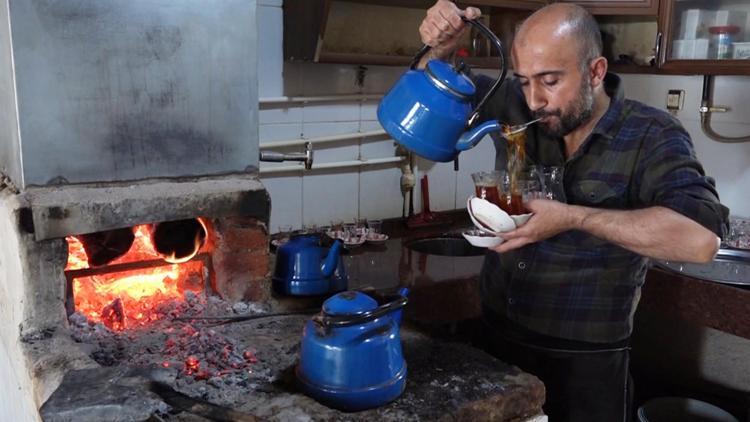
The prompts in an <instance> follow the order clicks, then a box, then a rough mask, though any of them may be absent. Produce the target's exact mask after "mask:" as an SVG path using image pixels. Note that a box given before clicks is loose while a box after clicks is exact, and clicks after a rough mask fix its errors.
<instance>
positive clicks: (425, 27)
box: [419, 0, 482, 67]
mask: <svg viewBox="0 0 750 422" xmlns="http://www.w3.org/2000/svg"><path fill="white" fill-rule="evenodd" d="M481 14H482V12H481V11H479V9H477V8H476V7H467V8H466V10H461V9H459V8H458V6H456V5H455V4H453V2H451V1H448V0H438V1H437V3H435V5H434V6H432V7H431V8H429V9H428V10H427V15H426V16H425V18H424V20H422V24H421V25H420V26H419V35H420V37H422V42H423V43H425V44H427V45H429V46H430V47H432V49H431V50H430V53H429V58H431V59H442V60H445V59H447V58H448V57H450V55H451V54H452V53H453V51H454V50H455V49H456V45H457V43H458V40H459V39H460V38H461V35H463V33H464V32H465V31H466V28H467V25H466V24H465V23H464V21H463V20H461V17H462V16H465V17H466V18H467V19H476V18H478V17H479V16H480V15H481ZM423 62H424V61H423ZM424 64H425V63H420V67H421V66H423V65H424Z"/></svg>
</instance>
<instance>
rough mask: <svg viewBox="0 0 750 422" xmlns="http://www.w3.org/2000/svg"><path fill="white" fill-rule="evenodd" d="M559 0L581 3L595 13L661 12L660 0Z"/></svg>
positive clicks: (561, 0) (559, 0) (631, 13)
mask: <svg viewBox="0 0 750 422" xmlns="http://www.w3.org/2000/svg"><path fill="white" fill-rule="evenodd" d="M558 2H560V3H575V4H578V5H581V6H583V7H585V8H586V9H587V10H588V11H590V12H591V13H592V14H594V15H640V16H648V15H651V16H656V15H657V14H658V13H659V0H558Z"/></svg>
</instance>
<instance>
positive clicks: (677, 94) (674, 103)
mask: <svg viewBox="0 0 750 422" xmlns="http://www.w3.org/2000/svg"><path fill="white" fill-rule="evenodd" d="M684 103H685V91H684V90H681V89H670V90H669V92H668V93H667V110H670V111H677V110H682V106H683V104H684Z"/></svg>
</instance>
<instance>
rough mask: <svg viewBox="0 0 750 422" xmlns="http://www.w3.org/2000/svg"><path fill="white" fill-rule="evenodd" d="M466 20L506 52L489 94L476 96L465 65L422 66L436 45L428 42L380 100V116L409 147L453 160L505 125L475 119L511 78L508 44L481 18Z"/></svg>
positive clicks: (438, 63) (436, 158)
mask: <svg viewBox="0 0 750 422" xmlns="http://www.w3.org/2000/svg"><path fill="white" fill-rule="evenodd" d="M464 21H466V22H469V23H471V24H472V25H474V26H476V27H477V29H478V30H479V31H480V32H482V33H483V34H484V35H485V36H486V37H488V38H489V39H490V40H491V41H492V42H493V43H494V44H495V46H496V47H497V50H498V51H499V54H500V56H499V58H500V69H501V72H500V76H499V77H498V79H497V80H495V82H494V84H493V85H492V87H491V88H490V90H489V92H488V93H487V95H485V96H484V98H482V99H481V100H480V101H479V102H476V101H475V98H474V96H475V94H476V87H475V86H474V83H473V82H472V81H471V79H470V78H469V77H468V76H467V75H466V74H464V73H463V71H462V69H455V68H454V67H453V66H452V65H450V64H448V63H446V62H444V61H441V60H430V61H429V62H428V63H427V66H425V68H424V69H423V70H420V69H416V65H417V64H418V63H419V60H420V59H421V58H422V57H423V56H424V55H425V53H427V51H429V49H430V47H429V46H427V45H425V46H423V47H422V48H421V49H420V50H419V52H417V55H416V56H415V57H414V60H413V61H412V63H411V66H410V69H409V70H408V71H407V72H406V73H405V74H404V75H402V76H401V78H400V79H399V80H398V81H397V82H396V84H395V85H394V86H393V87H392V88H391V89H390V91H388V93H387V94H386V95H385V96H384V97H383V99H382V100H381V101H380V104H379V106H378V120H379V121H380V124H381V125H382V126H383V128H384V129H385V130H386V132H388V134H389V135H391V137H393V139H394V140H396V141H397V142H398V143H399V144H401V145H403V146H404V147H405V148H406V149H408V150H410V151H412V152H414V153H416V154H417V155H419V156H422V157H424V158H427V159H429V160H432V161H451V160H453V159H454V158H456V156H458V154H459V152H461V151H465V150H467V149H470V148H473V147H474V146H475V145H476V144H477V143H478V142H479V141H480V140H482V138H483V137H484V135H486V134H487V133H489V132H492V131H496V130H500V129H501V126H500V124H499V123H498V122H497V121H495V120H491V121H487V122H484V123H482V124H481V125H479V126H476V127H474V128H472V125H473V124H474V123H475V121H476V119H477V117H478V116H479V112H480V109H481V108H482V106H483V105H484V103H485V102H486V101H487V99H488V98H489V97H491V96H492V94H494V93H495V91H496V90H497V88H498V87H499V86H500V84H502V83H503V81H504V80H505V75H506V73H507V68H506V64H505V58H504V56H503V47H502V44H501V43H500V40H499V39H498V38H497V36H496V35H495V34H493V33H492V31H490V30H489V29H488V28H487V27H486V26H484V25H483V24H482V23H481V22H478V21H475V20H468V19H466V18H464ZM475 103H476V107H474V104H475Z"/></svg>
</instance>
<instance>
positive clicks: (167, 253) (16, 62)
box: [0, 0, 270, 421]
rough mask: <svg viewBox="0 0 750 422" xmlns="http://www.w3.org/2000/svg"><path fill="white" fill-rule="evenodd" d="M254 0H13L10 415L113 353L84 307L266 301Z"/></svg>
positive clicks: (5, 13)
mask: <svg viewBox="0 0 750 422" xmlns="http://www.w3.org/2000/svg"><path fill="white" fill-rule="evenodd" d="M255 9H256V3H255V1H247V0H217V1H209V2H206V1H203V0H200V1H199V0H180V1H172V0H166V1H159V2H155V1H152V0H132V1H127V2H116V1H112V0H83V1H76V2H58V1H50V0H28V1H23V2H12V3H11V2H10V1H8V0H6V1H3V2H2V8H0V15H2V18H3V20H4V22H6V23H10V25H1V26H0V58H2V64H3V66H2V69H0V107H2V113H0V134H1V135H2V137H3V140H2V142H0V402H2V403H3V414H4V415H3V418H8V419H7V420H15V421H26V420H39V419H40V418H41V416H40V413H39V409H40V408H41V407H42V405H43V404H44V403H45V401H46V400H47V399H48V398H49V397H50V395H51V394H52V393H53V392H54V391H55V390H56V389H57V388H58V386H59V385H60V383H61V380H62V379H63V377H64V375H65V374H66V373H69V372H70V371H73V370H78V369H83V368H97V367H99V366H101V362H99V361H97V360H96V359H93V358H92V352H91V350H87V349H86V348H85V347H82V344H81V342H80V341H79V340H80V339H78V338H74V336H73V335H72V334H71V321H74V320H75V321H78V322H79V323H80V325H81V326H85V327H90V328H92V329H94V328H96V327H101V326H104V327H107V329H108V330H112V331H118V330H119V331H122V330H128V329H130V328H132V327H135V326H138V325H139V324H141V325H143V324H149V323H150V322H152V321H154V320H157V319H159V318H162V317H163V316H164V315H166V314H165V313H164V312H162V311H161V310H160V309H159V307H160V306H161V307H162V308H163V307H164V303H167V302H169V303H175V302H180V301H182V300H184V298H185V297H191V298H195V297H197V296H198V295H202V296H203V297H209V296H210V297H216V298H219V299H218V300H221V301H223V303H228V304H229V305H230V306H231V304H233V303H240V302H242V303H251V302H257V303H265V302H267V301H268V300H269V295H270V293H269V292H270V288H269V283H268V271H269V263H268V259H269V257H268V233H267V223H268V218H269V213H270V199H269V196H268V194H267V192H266V190H265V189H264V187H263V185H262V184H261V182H260V181H259V179H258V170H257V169H258V128H257V121H258V102H257V100H258V98H257V77H256V55H255V50H256V42H257V41H256V23H255V12H256V11H255ZM135 280H137V283H140V284H135V283H136V281H135ZM121 292H124V293H121ZM174 306H177V305H173V308H172V310H171V311H170V312H171V314H170V315H171V316H174V315H175V312H176V311H174ZM160 312H161V313H160ZM73 317H75V318H73ZM97 329H98V328H97ZM165 365H166V363H165ZM141 404H142V403H141ZM131 407H133V409H136V408H137V407H138V404H133V405H132V406H131ZM125 408H127V406H123V407H121V408H118V409H120V411H121V410H122V409H125ZM53 414H54V413H53ZM60 414H63V413H57V415H58V416H59V415H60ZM47 419H50V420H65V418H64V417H63V418H62V419H55V417H49V418H47ZM74 419H75V418H74V417H73V419H70V420H74ZM135 419H136V420H137V418H135ZM4 420H5V419H4Z"/></svg>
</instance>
